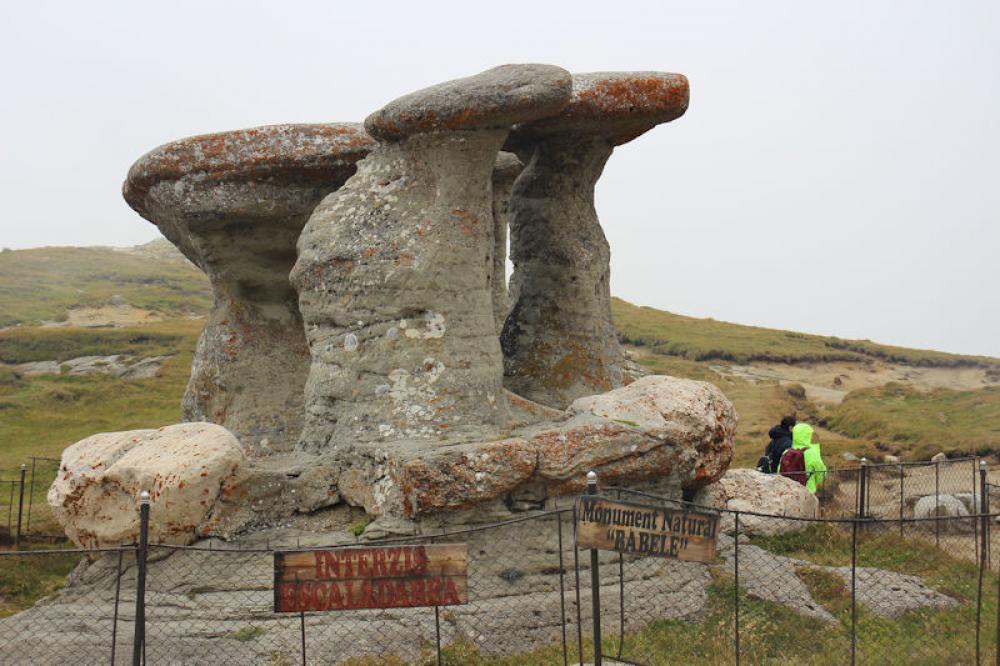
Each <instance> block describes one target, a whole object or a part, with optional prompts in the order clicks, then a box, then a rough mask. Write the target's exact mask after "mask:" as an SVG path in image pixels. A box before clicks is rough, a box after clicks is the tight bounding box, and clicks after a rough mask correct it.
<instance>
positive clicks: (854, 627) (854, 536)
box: [851, 518, 858, 666]
mask: <svg viewBox="0 0 1000 666" xmlns="http://www.w3.org/2000/svg"><path fill="white" fill-rule="evenodd" d="M857 571H858V519H857V518H855V519H854V520H852V521H851V666H854V663H855V660H856V656H857V644H858V604H857V600H858V594H857V591H858V590H857Z"/></svg>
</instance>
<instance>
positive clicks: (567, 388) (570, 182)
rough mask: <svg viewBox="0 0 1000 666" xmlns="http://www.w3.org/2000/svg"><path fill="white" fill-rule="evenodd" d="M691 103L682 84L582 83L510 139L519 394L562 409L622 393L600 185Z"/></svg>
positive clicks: (509, 371)
mask: <svg viewBox="0 0 1000 666" xmlns="http://www.w3.org/2000/svg"><path fill="white" fill-rule="evenodd" d="M687 101H688V84H687V79H685V78H684V77H683V76H681V75H680V74H663V73H655V72H608V73H595V74H575V75H574V76H573V98H572V100H571V101H570V103H569V105H568V106H566V107H565V108H564V109H563V111H562V112H561V113H560V114H558V115H556V116H553V117H550V118H544V119H541V120H538V121H535V122H533V123H525V124H522V125H519V126H517V127H515V128H514V130H513V131H512V132H511V135H510V139H509V140H508V143H507V145H508V149H510V150H513V151H515V152H516V153H517V154H518V155H519V157H521V159H522V161H524V162H525V164H526V166H525V169H524V172H523V173H522V174H521V176H520V177H519V178H518V180H517V183H516V184H515V186H514V190H513V192H512V194H511V200H510V235H511V259H512V261H513V263H514V274H513V276H512V278H511V292H512V294H516V300H514V302H513V305H512V307H511V311H510V315H509V316H508V318H507V320H506V323H505V325H504V328H503V333H502V336H501V343H502V346H503V353H504V357H505V380H504V383H505V386H506V387H507V388H509V389H510V390H512V391H513V392H515V393H517V394H519V395H522V396H524V397H526V398H529V399H531V400H534V401H536V402H540V403H542V404H545V405H549V406H552V407H557V408H563V407H565V406H566V405H568V404H569V403H570V402H572V401H573V400H575V399H576V398H579V397H581V396H585V395H591V394H595V393H601V392H604V391H608V390H610V389H613V388H615V387H617V386H621V385H622V383H623V377H622V361H623V357H622V350H621V347H620V345H619V344H618V339H617V336H616V333H615V330H614V326H613V325H612V322H611V288H610V261H611V251H610V248H609V246H608V242H607V240H606V239H605V237H604V232H603V230H602V229H601V226H600V222H599V221H598V218H597V212H596V211H595V209H594V185H595V183H596V182H597V179H598V178H599V177H600V175H601V172H602V171H603V169H604V165H605V163H606V162H607V160H608V158H609V157H610V156H611V153H612V151H613V149H614V147H615V146H617V145H620V144H623V143H626V142H627V141H631V140H632V139H634V138H636V137H637V136H639V135H640V134H642V133H644V132H646V131H648V130H649V129H651V128H652V127H654V126H656V125H657V124H659V123H663V122H667V121H669V120H673V119H674V118H677V117H678V116H680V115H681V114H683V113H684V111H685V109H686V108H687Z"/></svg>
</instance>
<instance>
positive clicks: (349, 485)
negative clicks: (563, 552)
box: [339, 375, 736, 518]
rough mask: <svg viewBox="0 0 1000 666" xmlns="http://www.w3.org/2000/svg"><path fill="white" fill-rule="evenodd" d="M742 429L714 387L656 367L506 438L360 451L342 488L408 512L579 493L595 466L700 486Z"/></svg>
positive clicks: (382, 507) (377, 510)
mask: <svg viewBox="0 0 1000 666" xmlns="http://www.w3.org/2000/svg"><path fill="white" fill-rule="evenodd" d="M735 432H736V415H735V412H734V411H733V407H732V404H731V403H730V402H729V401H728V400H727V399H726V397H725V396H724V395H723V394H722V392H721V391H719V389H717V388H716V387H715V386H713V385H711V384H707V383H704V382H695V381H691V380H686V379H677V378H674V377H665V376H655V375H651V376H648V377H644V378H642V379H640V380H638V381H636V382H634V383H633V384H630V385H629V386H626V387H624V388H621V389H617V390H615V391H612V392H610V393H608V394H606V395H603V396H593V397H590V398H582V399H580V400H577V401H576V402H574V403H573V404H572V405H571V406H570V409H569V410H568V411H567V412H565V413H564V415H563V417H562V419H561V420H560V421H558V422H547V423H543V424H536V425H533V426H528V427H525V428H521V429H518V430H515V431H514V432H513V433H511V436H510V437H507V438H504V439H500V440H496V441H488V442H470V443H463V444H453V445H448V446H439V447H424V448H421V447H416V446H414V445H413V443H412V442H405V441H404V442H399V443H395V444H394V443H386V444H383V445H382V446H380V447H378V449H377V451H376V450H371V449H367V450H365V449H362V450H360V451H355V452H353V453H351V454H349V456H348V460H347V461H346V469H345V471H344V472H343V474H342V475H341V477H340V486H339V490H340V494H341V496H342V497H343V498H344V499H345V500H347V501H348V502H349V503H351V504H354V505H357V506H363V507H364V508H365V510H366V511H367V512H368V513H369V514H371V515H376V516H380V515H391V516H398V517H409V518H413V517H418V516H424V515H427V514H433V513H437V512H442V511H456V510H460V509H466V508H469V507H473V506H476V505H478V504H486V503H489V502H491V501H494V500H505V501H510V500H511V499H512V498H514V497H516V496H517V495H518V494H519V491H520V490H521V489H523V488H531V489H532V490H533V499H536V500H537V499H538V498H542V499H544V498H545V497H547V496H558V495H568V494H572V493H575V492H580V491H582V490H583V487H584V482H585V475H586V473H587V472H588V471H590V470H595V471H597V473H598V475H599V477H600V478H601V483H602V484H603V485H613V484H616V483H626V482H635V481H641V480H645V479H656V480H658V481H659V482H661V483H662V484H664V485H666V486H669V487H672V488H675V489H677V491H678V492H679V491H680V489H682V488H685V489H689V490H692V491H694V490H697V489H698V488H700V487H702V486H703V485H705V484H708V483H711V482H712V481H715V480H716V479H718V478H719V477H720V476H721V475H722V474H723V472H725V470H726V468H727V467H728V466H729V461H730V460H731V458H732V453H733V448H732V447H733V439H734V437H735Z"/></svg>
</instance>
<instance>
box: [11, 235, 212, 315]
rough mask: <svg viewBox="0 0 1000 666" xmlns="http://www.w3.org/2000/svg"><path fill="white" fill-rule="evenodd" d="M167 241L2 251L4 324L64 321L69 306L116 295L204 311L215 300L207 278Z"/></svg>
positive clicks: (160, 307) (168, 309)
mask: <svg viewBox="0 0 1000 666" xmlns="http://www.w3.org/2000/svg"><path fill="white" fill-rule="evenodd" d="M164 243H166V241H154V243H152V244H149V245H147V246H141V247H140V248H136V250H134V251H131V252H125V251H121V250H115V249H111V248H102V247H43V248H37V249H32V250H4V251H3V252H0V326H11V325H14V324H27V323H38V322H41V321H62V320H64V319H66V310H67V308H72V307H79V306H99V305H103V304H107V303H108V302H109V301H110V300H111V297H112V296H115V295H119V296H121V297H123V298H124V299H125V300H126V301H127V302H128V303H129V304H131V305H132V306H134V307H137V308H142V309H145V310H156V311H158V312H163V313H168V314H180V313H192V312H193V313H203V312H205V311H206V310H207V309H208V307H209V306H210V305H211V302H212V301H211V292H210V290H209V287H208V280H207V279H206V278H205V276H204V274H203V273H202V272H201V271H200V270H198V269H197V268H196V267H195V266H193V265H191V264H190V263H188V262H187V261H186V260H184V259H183V258H182V257H181V256H180V254H178V253H176V252H174V251H173V250H172V249H171V250H166V249H163V248H162V246H163V244H164ZM150 246H152V247H150ZM167 247H168V248H169V247H170V246H169V244H167ZM143 250H145V251H143Z"/></svg>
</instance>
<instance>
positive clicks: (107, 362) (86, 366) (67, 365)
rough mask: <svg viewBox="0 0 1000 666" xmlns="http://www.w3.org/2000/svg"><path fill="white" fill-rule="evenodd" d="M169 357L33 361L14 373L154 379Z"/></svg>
mask: <svg viewBox="0 0 1000 666" xmlns="http://www.w3.org/2000/svg"><path fill="white" fill-rule="evenodd" d="M168 358H170V356H149V357H147V358H141V359H136V358H135V357H132V356H128V355H125V354H114V355H111V356H80V357H77V358H71V359H68V360H66V361H63V362H61V363H60V362H59V361H32V362H31V363H21V364H19V365H15V366H14V369H15V370H16V371H17V372H19V373H21V374H23V375H25V376H27V377H33V376H36V375H60V374H67V375H73V376H79V375H114V376H115V377H122V378H123V379H148V378H149V377H155V376H156V375H157V373H158V372H159V371H160V368H162V367H163V364H164V362H165V361H166V360H167V359H168Z"/></svg>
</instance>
